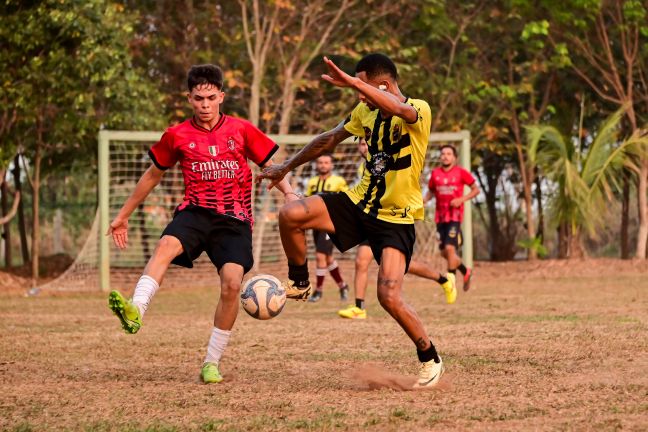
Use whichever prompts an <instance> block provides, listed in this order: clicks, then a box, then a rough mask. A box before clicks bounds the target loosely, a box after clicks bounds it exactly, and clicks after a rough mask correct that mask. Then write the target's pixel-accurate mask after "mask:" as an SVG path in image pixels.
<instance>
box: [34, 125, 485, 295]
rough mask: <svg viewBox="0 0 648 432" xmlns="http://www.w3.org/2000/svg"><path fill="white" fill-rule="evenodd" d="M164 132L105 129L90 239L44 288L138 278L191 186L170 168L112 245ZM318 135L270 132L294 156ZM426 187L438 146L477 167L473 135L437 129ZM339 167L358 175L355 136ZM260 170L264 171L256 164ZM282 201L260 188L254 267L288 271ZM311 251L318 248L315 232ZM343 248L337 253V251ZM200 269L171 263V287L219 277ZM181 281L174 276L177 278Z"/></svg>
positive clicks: (424, 234) (301, 173)
mask: <svg viewBox="0 0 648 432" xmlns="http://www.w3.org/2000/svg"><path fill="white" fill-rule="evenodd" d="M161 136H162V132H154V131H149V132H145V131H140V132H134V131H110V130H102V131H100V132H99V135H98V206H97V215H96V220H95V222H94V223H93V225H92V229H91V231H90V235H89V237H88V239H87V241H86V244H85V245H84V247H83V248H82V250H81V252H80V253H79V255H78V256H77V258H76V260H75V262H74V263H73V264H72V266H71V267H70V268H69V269H68V270H67V271H66V272H65V273H64V274H63V275H61V277H59V278H58V279H56V280H54V281H52V282H50V283H48V284H47V285H46V286H44V287H42V288H47V289H52V290H77V291H78V290H86V291H87V290H102V291H108V290H110V289H111V282H112V284H113V285H115V286H116V287H122V288H123V287H127V286H130V285H132V284H133V283H134V282H135V281H136V280H137V277H138V276H139V274H140V273H141V269H142V268H143V266H144V264H145V263H146V260H147V259H148V257H149V256H150V254H151V253H152V250H153V248H154V246H155V243H156V242H157V239H158V238H159V235H160V233H161V231H162V229H163V228H164V226H166V224H168V222H169V221H170V220H171V218H172V214H173V210H174V208H175V206H177V205H178V204H179V203H180V202H181V200H182V196H183V192H184V185H183V181H182V174H181V172H180V170H179V168H178V167H174V168H172V169H170V170H169V172H167V173H166V174H165V176H164V177H163V178H162V181H161V182H160V185H158V186H157V187H156V188H155V189H154V190H153V191H152V192H151V194H150V195H149V196H148V197H147V199H146V201H145V202H144V203H143V204H142V205H141V206H140V207H139V208H138V209H137V210H136V211H135V212H134V213H133V215H132V216H131V218H130V220H129V248H128V249H127V250H126V251H119V250H117V249H116V248H115V247H113V246H111V243H112V239H111V238H110V237H109V236H106V235H105V234H106V232H107V231H108V227H109V224H110V221H111V220H112V218H114V217H115V215H116V214H117V211H118V210H119V208H120V207H121V206H122V205H123V203H124V201H125V199H126V198H127V197H128V195H129V194H130V192H132V190H133V188H134V187H135V185H136V183H137V181H138V179H139V178H140V177H141V175H142V173H143V172H144V171H145V170H146V168H148V166H150V163H151V161H150V159H149V158H148V154H147V151H148V149H149V148H150V146H151V145H153V144H154V143H155V142H157V141H158V140H159V139H160V137H161ZM314 137H315V135H270V138H271V139H273V140H274V141H275V142H276V143H277V144H279V145H280V147H281V152H282V153H281V155H279V154H278V155H277V156H279V158H282V157H289V156H290V155H292V154H294V153H295V152H296V151H298V150H299V149H301V148H302V147H303V146H304V145H305V144H307V143H308V142H309V141H310V140H311V139H313V138H314ZM429 143H430V145H429V147H428V152H427V154H426V160H425V165H424V169H423V172H422V174H421V179H420V181H421V185H422V187H423V190H424V188H425V186H426V185H427V181H428V179H429V175H430V172H431V169H432V168H433V167H434V166H436V165H437V158H438V155H439V152H438V147H439V146H440V145H441V144H445V143H450V144H453V145H455V146H456V147H457V148H458V150H459V165H461V166H463V167H465V168H467V169H470V133H469V132H468V131H459V132H441V133H432V134H431V135H430V139H429ZM334 158H335V170H334V171H335V173H336V174H338V175H341V176H342V177H344V178H345V179H346V180H347V183H349V185H351V184H353V183H355V181H356V180H357V179H356V177H357V171H358V167H359V166H360V163H361V157H360V155H359V154H358V152H357V146H356V143H355V142H354V140H353V139H351V138H350V139H347V140H345V141H344V142H342V143H340V144H339V145H338V147H337V148H336V150H335V153H334ZM254 171H255V174H256V173H257V172H258V169H256V168H255V170H254ZM313 175H315V171H314V164H304V165H302V166H300V167H298V168H297V169H295V170H294V171H293V175H292V177H291V183H292V184H293V187H294V188H295V189H297V190H298V191H301V192H303V190H304V188H305V186H306V182H307V180H308V178H310V177H312V176H313ZM282 204H283V199H282V197H281V196H280V194H279V193H277V192H275V191H270V192H268V191H267V190H266V188H265V185H255V187H254V188H253V206H254V207H253V211H254V218H255V227H254V232H253V244H254V256H255V268H254V269H253V272H254V271H256V272H259V271H266V272H270V271H284V270H285V269H284V267H285V266H286V263H285V255H284V253H283V249H282V247H281V241H280V239H279V232H278V221H277V216H278V210H279V208H280V207H281V205H282ZM432 210H433V209H432V208H431V207H429V206H428V207H426V220H425V221H422V222H419V221H417V225H416V229H417V243H416V247H415V251H414V256H415V257H421V259H423V260H425V261H426V262H431V263H432V264H433V265H434V266H435V268H439V269H442V267H444V266H445V263H444V262H443V260H442V259H441V258H440V257H439V253H438V247H437V243H436V230H435V227H434V222H433V214H434V213H433V211H432ZM462 230H463V234H464V245H463V254H462V255H463V259H464V262H465V263H466V265H467V266H472V261H473V260H472V258H473V239H472V237H473V234H472V218H471V205H470V202H466V203H465V213H464V221H463V225H462ZM308 238H309V240H308V243H309V254H312V253H313V250H312V241H310V235H309V237H308ZM336 253H337V252H336ZM353 258H354V254H353V253H345V254H344V255H340V256H339V257H338V259H340V260H342V261H349V260H352V259H353ZM195 267H196V268H197V269H196V268H195V269H194V270H192V271H190V272H187V271H186V270H185V269H179V268H177V269H176V268H175V266H172V268H170V269H169V273H168V274H169V276H167V277H166V278H165V285H174V284H180V285H182V284H187V283H188V281H192V282H194V281H195V283H203V284H207V283H209V284H212V283H215V281H216V280H217V277H216V275H215V272H214V270H213V267H212V266H211V264H210V263H209V261H208V259H206V258H205V257H204V254H203V256H202V257H201V258H199V259H198V260H197V261H196V264H195ZM174 281H175V282H174Z"/></svg>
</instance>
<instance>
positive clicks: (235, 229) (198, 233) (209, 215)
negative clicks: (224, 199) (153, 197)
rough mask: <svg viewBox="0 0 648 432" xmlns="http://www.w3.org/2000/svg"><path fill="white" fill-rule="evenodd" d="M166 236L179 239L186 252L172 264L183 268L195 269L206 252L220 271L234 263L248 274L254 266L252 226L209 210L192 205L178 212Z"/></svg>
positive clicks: (165, 230)
mask: <svg viewBox="0 0 648 432" xmlns="http://www.w3.org/2000/svg"><path fill="white" fill-rule="evenodd" d="M165 235H170V236H173V237H175V238H177V239H178V240H180V243H181V244H182V248H183V249H184V251H183V252H182V253H181V254H180V255H178V256H177V257H175V258H174V260H173V261H171V262H172V263H173V264H176V265H179V266H182V267H188V268H192V267H193V261H194V260H195V259H196V258H198V257H199V256H200V254H201V253H203V251H204V252H207V255H208V256H209V259H210V260H211V262H212V263H214V265H215V266H216V268H217V269H218V271H219V272H220V269H221V267H223V265H224V264H226V263H235V264H240V265H241V266H243V269H244V271H245V273H247V272H248V271H250V269H251V268H252V264H253V263H254V258H253V256H252V229H251V228H250V225H249V224H248V223H246V222H243V221H240V220H238V219H236V218H233V217H230V216H224V215H222V214H218V213H216V212H215V211H213V210H210V209H206V208H203V207H198V206H193V205H190V206H188V207H186V208H184V209H183V210H180V211H178V210H176V212H175V214H174V215H173V220H172V221H171V223H170V224H169V225H167V227H166V228H165V229H164V232H162V236H165Z"/></svg>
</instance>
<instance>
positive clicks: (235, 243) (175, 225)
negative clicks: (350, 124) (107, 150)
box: [108, 65, 298, 383]
mask: <svg viewBox="0 0 648 432" xmlns="http://www.w3.org/2000/svg"><path fill="white" fill-rule="evenodd" d="M187 85H188V88H189V94H188V101H189V104H190V105H191V107H192V109H193V113H194V115H193V117H192V118H191V119H189V120H186V121H184V122H182V123H180V124H178V125H176V126H172V127H169V128H168V129H167V130H166V132H165V133H164V135H162V138H161V139H160V141H159V142H158V143H157V144H155V145H154V146H153V147H152V148H151V150H150V151H149V155H150V157H151V160H152V161H153V163H152V165H151V166H150V167H149V168H148V169H147V170H146V172H145V173H144V174H143V175H142V177H141V178H140V180H139V182H138V183H137V186H136V187H135V189H134V190H133V192H132V193H131V195H130V196H129V197H128V199H127V200H126V202H125V203H124V205H123V207H122V208H121V210H120V211H119V213H118V214H117V216H116V217H115V219H114V220H113V221H112V223H111V224H110V228H109V230H108V234H111V235H112V237H113V240H114V242H115V245H117V247H119V248H120V249H124V248H125V247H126V246H127V244H128V218H129V216H130V215H131V213H132V212H133V211H134V210H135V209H136V208H137V207H138V205H139V204H140V203H141V202H142V201H144V199H145V198H146V196H147V195H148V194H149V193H150V192H151V190H153V188H154V187H155V186H156V185H157V184H158V183H159V182H160V180H161V179H162V175H163V174H164V172H165V171H166V170H167V169H169V168H171V167H173V166H174V165H175V164H176V163H179V164H180V167H181V169H182V174H183V179H184V184H185V196H184V199H183V201H182V203H180V205H179V206H178V207H177V209H176V212H175V214H174V217H173V221H171V223H169V225H168V226H167V227H166V228H165V230H164V232H163V233H162V236H161V238H160V240H159V242H158V243H157V246H156V248H155V251H154V252H153V256H151V258H150V259H149V261H148V263H147V264H146V267H145V268H144V273H143V275H142V277H141V278H140V280H139V281H138V282H137V286H136V287H135V292H134V294H133V297H132V300H126V299H125V298H124V297H123V296H122V295H121V294H120V293H119V292H117V291H112V292H111V293H110V296H109V306H110V308H111V309H112V311H113V312H114V313H115V315H117V317H118V318H119V320H120V321H121V323H122V327H123V328H124V330H125V331H126V332H127V333H136V332H137V331H138V330H139V329H140V327H141V325H142V318H143V316H144V313H145V312H146V310H147V309H148V306H149V303H150V302H151V299H152V297H153V295H154V294H155V292H156V291H157V289H158V288H159V286H160V284H161V283H162V279H163V278H164V274H165V273H166V271H167V269H168V267H169V265H170V264H171V263H173V264H176V265H180V266H183V267H189V268H191V267H193V260H195V259H196V258H198V256H200V254H201V253H202V252H203V251H204V252H207V255H208V256H209V259H210V260H211V261H212V263H213V264H214V265H215V266H216V268H217V269H218V274H219V275H220V280H221V292H220V299H219V301H218V305H217V306H216V312H215V313H214V327H213V329H212V334H211V337H210V340H209V345H208V347H207V356H206V357H205V361H204V363H203V367H202V370H201V377H202V379H203V381H204V382H205V383H211V382H220V381H222V379H223V378H222V376H221V374H220V371H219V369H218V364H219V362H220V359H221V356H222V354H223V351H224V350H225V348H226V347H227V343H228V341H229V337H230V333H231V330H232V327H233V326H234V321H235V320H236V315H237V314H238V309H239V306H238V297H239V292H240V289H241V281H242V279H243V275H244V274H245V273H246V272H248V271H249V270H250V268H251V267H252V264H253V257H252V224H253V218H252V208H251V202H252V171H251V170H250V168H249V166H248V164H247V160H248V159H249V160H251V161H252V162H254V163H255V164H257V165H259V166H261V167H268V166H270V165H272V162H271V160H270V158H271V157H272V155H273V154H274V153H275V152H276V151H277V149H278V148H279V147H278V146H277V144H275V143H274V142H273V141H272V140H271V139H270V138H268V137H267V136H266V135H265V134H264V133H263V132H261V131H260V130H259V129H257V128H256V127H255V126H254V125H252V124H251V123H250V122H248V121H245V120H242V119H238V118H234V117H230V116H228V115H225V114H223V113H221V112H220V104H221V103H222V102H223V99H224V97H225V93H224V92H223V91H222V88H223V73H222V71H221V69H220V68H219V67H217V66H214V65H200V66H193V67H192V68H191V69H190V70H189V73H188V77H187ZM277 188H278V189H279V190H280V191H281V192H283V193H284V196H285V197H286V201H292V200H294V199H297V198H298V197H297V196H296V195H295V193H294V192H293V191H292V188H291V187H290V185H289V184H288V182H286V181H285V180H284V181H282V182H281V183H278V184H277Z"/></svg>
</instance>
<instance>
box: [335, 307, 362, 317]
mask: <svg viewBox="0 0 648 432" xmlns="http://www.w3.org/2000/svg"><path fill="white" fill-rule="evenodd" d="M338 315H340V317H342V318H347V319H367V310H366V309H360V308H359V307H356V306H354V305H349V306H348V307H346V308H344V309H340V310H339V311H338Z"/></svg>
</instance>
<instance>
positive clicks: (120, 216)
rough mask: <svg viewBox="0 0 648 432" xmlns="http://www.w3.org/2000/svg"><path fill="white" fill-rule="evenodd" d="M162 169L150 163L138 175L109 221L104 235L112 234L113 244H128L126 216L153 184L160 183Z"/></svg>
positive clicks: (140, 201) (120, 245) (146, 194)
mask: <svg viewBox="0 0 648 432" xmlns="http://www.w3.org/2000/svg"><path fill="white" fill-rule="evenodd" d="M163 174H164V171H163V170H161V169H159V168H158V167H156V166H155V165H151V166H150V167H149V169H147V170H146V172H145V173H144V174H142V177H140V179H139V181H138V182H137V185H136V186H135V189H134V190H133V192H132V193H131V194H130V196H129V197H128V199H126V202H125V203H124V205H123V206H122V208H121V209H120V210H119V213H117V216H116V217H115V219H114V220H113V221H112V222H111V223H110V227H108V232H107V233H106V235H112V238H113V241H114V242H115V246H117V247H118V248H119V249H125V248H126V246H127V245H128V218H129V217H130V215H131V214H132V213H133V212H134V211H135V209H136V208H137V207H138V206H139V205H140V204H141V203H142V201H144V200H145V199H146V197H147V196H148V194H149V193H151V191H152V190H153V188H154V187H155V186H157V185H158V183H160V180H161V179H162V175H163Z"/></svg>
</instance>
